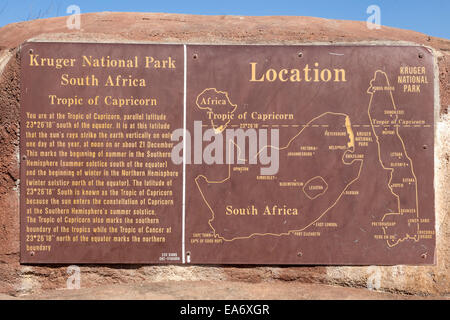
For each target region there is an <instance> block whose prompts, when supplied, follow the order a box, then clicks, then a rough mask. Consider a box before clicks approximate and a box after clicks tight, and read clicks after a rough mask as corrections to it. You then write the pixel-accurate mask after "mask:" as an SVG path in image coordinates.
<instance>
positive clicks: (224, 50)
mask: <svg viewBox="0 0 450 320" xmlns="http://www.w3.org/2000/svg"><path fill="white" fill-rule="evenodd" d="M21 68H22V70H21V72H22V75H21V90H22V97H21V111H20V112H21V135H20V139H21V141H20V155H21V166H20V170H21V171H20V172H21V183H20V217H21V262H22V263H46V264H48V263H80V264H81V263H120V264H122V263H134V264H137V263H152V264H153V263H191V264H324V265H343V264H347V265H369V264H378V265H393V264H416V265H419V264H433V263H434V260H435V256H434V251H435V227H434V225H435V217H434V186H433V184H434V85H435V84H434V74H433V71H434V65H433V56H432V54H431V53H430V52H429V51H428V49H427V48H424V47H419V46H338V45H335V46H330V45H323V46H301V45H290V46H281V45H280V46H276V45H272V46H267V45H166V44H86V43H35V42H30V43H26V44H24V45H23V46H22V48H21Z"/></svg>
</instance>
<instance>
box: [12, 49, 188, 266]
mask: <svg viewBox="0 0 450 320" xmlns="http://www.w3.org/2000/svg"><path fill="white" fill-rule="evenodd" d="M32 56H33V60H31V57H32ZM83 56H85V57H86V58H87V59H88V60H89V62H88V61H84V58H83ZM147 57H149V58H148V59H149V60H148V61H147ZM41 58H42V59H48V58H54V59H56V58H60V59H68V60H61V61H59V65H58V62H57V61H56V60H53V61H52V60H50V62H49V61H48V60H41ZM102 58H103V61H102V60H100V59H102ZM34 59H36V60H34ZM70 59H75V60H73V66H71V61H72V60H70ZM94 59H99V60H94ZM152 59H153V60H152ZM119 60H125V64H124V67H122V66H121V63H122V62H121V61H119ZM114 61H116V62H114ZM136 61H137V62H136ZM158 61H160V62H161V63H160V64H159V65H156V63H157V62H158ZM164 61H166V62H165V63H164ZM147 62H148V67H149V68H146V66H147ZM169 62H171V64H170V63H169ZM21 63H22V78H21V79H22V103H21V145H20V151H21V155H22V156H23V157H26V158H23V161H22V162H21V181H22V183H21V189H20V191H21V197H20V204H21V206H20V208H21V209H20V210H21V261H22V262H26V263H167V262H178V261H180V260H181V245H180V244H181V242H182V241H181V235H182V231H181V223H182V220H181V214H180V213H181V205H182V204H181V197H182V167H181V166H175V165H174V164H172V162H171V161H170V155H169V157H167V156H165V155H164V154H161V155H160V154H157V153H158V152H162V153H167V150H169V153H170V149H167V148H166V147H164V146H162V147H159V145H156V146H155V145H153V144H152V143H170V133H171V132H172V130H174V129H176V128H179V127H182V126H183V112H182V110H183V47H182V46H171V45H112V44H62V43H29V44H26V45H25V46H23V47H22V61H21ZM89 63H90V64H91V65H89ZM37 64H39V65H37ZM49 64H50V66H49ZM64 64H66V66H64ZM83 64H84V66H83ZM116 64H117V66H116ZM163 65H164V66H163ZM59 66H61V67H59ZM164 67H165V68H164ZM109 77H111V78H110V79H108V78H109ZM123 79H125V80H124V81H125V82H123V81H122V80H123ZM130 79H131V80H130ZM134 79H137V82H135V81H134ZM141 79H144V81H145V86H140V85H144V83H141ZM109 80H110V81H109ZM127 80H130V81H127ZM71 82H73V83H74V85H70V83H71ZM130 83H131V85H130ZM135 85H138V86H135ZM50 95H55V96H56V97H57V98H61V99H68V98H71V99H72V100H73V102H72V104H73V105H72V106H69V105H68V101H64V100H59V101H60V104H58V100H56V98H53V100H52V98H50V97H49V96H50ZM97 97H99V98H97ZM108 97H111V98H108ZM80 98H82V99H83V101H82V103H83V104H82V105H80V104H77V101H79V100H77V99H80ZM89 99H92V101H91V102H92V104H89ZM105 99H106V100H105ZM113 99H122V100H125V101H124V102H122V103H121V102H120V101H121V100H118V102H117V103H115V101H116V100H113ZM126 99H134V100H133V101H134V105H131V103H132V102H131V101H129V102H128V104H129V105H128V106H120V104H126V103H127V101H126ZM136 99H138V100H139V101H136ZM147 99H149V100H147ZM140 100H143V101H142V103H141V102H140ZM52 102H53V103H54V104H51V103H52ZM64 102H66V103H65V104H64ZM115 104H117V105H115ZM138 104H141V105H138ZM29 114H34V115H35V118H32V117H30V116H29ZM40 114H41V115H42V116H41V118H39V115H40ZM108 115H109V116H108ZM134 115H137V116H135V117H134V118H129V119H127V118H126V117H127V116H134ZM102 116H103V117H107V118H106V119H102ZM80 117H81V118H80ZM117 117H118V118H117ZM114 118H117V119H116V120H112V119H114ZM63 134H64V136H63ZM94 134H95V135H96V136H95V137H94ZM156 135H159V137H157V136H156ZM163 135H166V137H163ZM167 135H168V137H167ZM33 143H35V145H33ZM48 151H51V153H46V152H48ZM130 152H132V153H133V154H132V155H130V154H129V153H130ZM71 153H72V154H71ZM124 155H125V156H124ZM47 162H51V164H55V165H54V166H53V165H49V164H48V163H47ZM70 162H75V163H70ZM76 162H83V164H82V165H77V163H76ZM151 163H152V164H153V165H154V166H153V167H149V166H148V164H151ZM91 171H92V172H91ZM86 174H90V175H86ZM161 175H166V176H161ZM41 181H42V183H41ZM66 184H68V185H66ZM155 192H159V193H156V194H155ZM31 200H33V201H44V203H43V204H32V203H31V204H30V203H29V201H31ZM45 202H47V203H45ZM56 202H58V203H56ZM40 219H41V220H40ZM40 228H44V229H40ZM46 228H49V229H46ZM54 228H57V229H54ZM63 228H64V229H63ZM66 228H67V229H66ZM121 228H122V229H121ZM138 238H139V239H138ZM108 239H109V240H108Z"/></svg>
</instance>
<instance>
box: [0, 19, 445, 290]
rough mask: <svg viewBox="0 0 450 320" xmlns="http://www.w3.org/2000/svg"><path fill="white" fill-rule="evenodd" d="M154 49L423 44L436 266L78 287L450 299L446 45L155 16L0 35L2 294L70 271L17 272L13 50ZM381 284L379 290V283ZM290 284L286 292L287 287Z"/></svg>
mask: <svg viewBox="0 0 450 320" xmlns="http://www.w3.org/2000/svg"><path fill="white" fill-rule="evenodd" d="M30 40H39V41H66V42H70V41H77V42H158V43H221V44H228V43H233V44H302V43H323V44H336V43H362V42H363V43H366V44H387V45H396V44H406V43H410V44H419V45H424V46H427V47H430V48H432V49H433V50H434V53H435V57H436V59H437V63H438V66H439V70H436V77H438V82H439V84H440V88H439V96H438V97H437V98H438V100H439V101H440V104H439V108H438V110H436V119H435V121H436V134H435V136H436V139H435V149H436V151H435V192H436V239H437V243H436V250H437V261H436V265H435V266H420V267H418V266H393V267H332V266H328V267H324V266H317V267H309V266H308V267H302V266H295V267H290V266H287V267H272V266H270V267H269V266H142V265H112V266H95V265H86V266H81V286H82V287H84V288H88V287H96V286H100V285H111V284H124V283H128V284H129V283H141V282H162V281H202V280H205V281H225V282H227V281H240V282H253V283H258V282H270V281H278V282H279V283H281V284H282V283H283V282H292V281H296V282H302V283H322V284H332V285H342V286H347V287H370V288H375V289H377V288H378V289H379V290H381V291H387V292H394V293H404V294H415V295H441V296H446V295H448V294H449V293H450V279H449V277H450V274H449V257H450V252H449V250H450V249H449V248H450V237H449V232H450V229H449V223H450V222H449V219H447V216H448V214H449V212H450V195H449V193H448V190H450V163H449V162H450V116H449V115H448V108H449V104H450V86H449V74H448V71H449V67H450V54H449V52H450V41H449V40H446V39H440V38H435V37H430V36H427V35H424V34H421V33H418V32H414V31H408V30H401V29H395V28H389V27H382V28H381V29H379V30H376V29H374V30H369V29H367V27H366V23H365V22H355V21H337V20H327V19H321V18H307V17H239V16H192V15H176V14H153V13H96V14H84V15H82V16H81V30H69V29H67V27H66V18H64V17H63V18H52V19H45V20H35V21H28V22H22V23H15V24H10V25H8V26H5V27H3V28H0V74H1V75H0V293H4V294H9V295H15V296H18V295H23V294H30V293H40V292H42V291H44V290H49V289H62V288H66V281H67V277H68V275H67V266H26V265H20V264H19V206H18V202H19V193H18V187H17V186H18V184H19V180H18V179H19V161H20V159H19V154H18V146H19V140H18V139H19V107H20V77H19V71H20V70H19V69H20V66H19V63H18V60H17V50H18V48H19V46H20V44H22V43H23V42H25V41H30ZM378 279H379V281H378ZM286 285H287V284H286Z"/></svg>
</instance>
